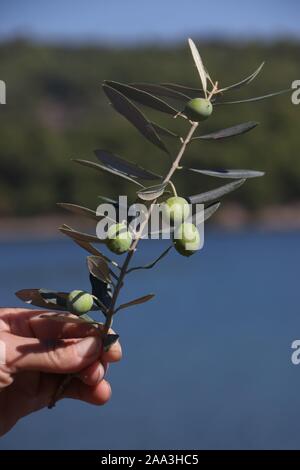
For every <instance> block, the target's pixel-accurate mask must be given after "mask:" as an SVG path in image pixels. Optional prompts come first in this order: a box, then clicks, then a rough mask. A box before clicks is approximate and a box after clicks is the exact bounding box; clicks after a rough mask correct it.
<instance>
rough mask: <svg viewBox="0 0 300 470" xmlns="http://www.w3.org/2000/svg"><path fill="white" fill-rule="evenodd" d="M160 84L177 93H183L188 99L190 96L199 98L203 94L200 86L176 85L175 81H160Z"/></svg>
mask: <svg viewBox="0 0 300 470" xmlns="http://www.w3.org/2000/svg"><path fill="white" fill-rule="evenodd" d="M161 86H162V87H164V88H167V89H168V90H173V91H178V92H179V93H182V94H185V96H186V97H187V99H188V100H190V99H191V98H200V97H201V96H203V94H204V92H203V89H202V88H191V87H187V86H184V85H178V84H177V83H161Z"/></svg>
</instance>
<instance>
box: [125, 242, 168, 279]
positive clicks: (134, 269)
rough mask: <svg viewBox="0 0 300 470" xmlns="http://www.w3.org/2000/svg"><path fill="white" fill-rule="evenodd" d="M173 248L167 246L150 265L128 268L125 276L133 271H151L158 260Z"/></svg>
mask: <svg viewBox="0 0 300 470" xmlns="http://www.w3.org/2000/svg"><path fill="white" fill-rule="evenodd" d="M172 248H173V245H171V246H169V247H168V248H167V249H166V250H164V251H163V252H162V253H161V255H159V257H158V258H156V259H155V260H154V261H152V263H149V264H146V265H145V266H134V267H133V268H130V269H128V270H127V271H126V274H129V273H131V272H133V271H138V270H140V269H151V268H153V267H154V266H155V265H156V264H157V263H158V262H159V261H160V260H162V259H163V258H164V257H165V256H166V255H167V254H168V253H169V251H170V250H171V249H172Z"/></svg>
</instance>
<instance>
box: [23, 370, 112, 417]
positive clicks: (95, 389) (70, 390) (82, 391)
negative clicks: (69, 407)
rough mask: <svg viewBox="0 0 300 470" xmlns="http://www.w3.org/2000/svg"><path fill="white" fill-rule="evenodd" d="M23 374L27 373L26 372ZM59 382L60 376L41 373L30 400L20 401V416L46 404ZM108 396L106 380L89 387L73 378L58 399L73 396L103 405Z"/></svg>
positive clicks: (108, 388) (108, 389)
mask: <svg viewBox="0 0 300 470" xmlns="http://www.w3.org/2000/svg"><path fill="white" fill-rule="evenodd" d="M23 374H27V372H26V373H23ZM20 375H21V374H20ZM18 377H19V376H17V378H16V381H15V383H16V384H17V381H18ZM60 384H61V376H58V375H56V374H41V375H40V379H39V387H38V389H37V391H36V394H35V395H34V396H33V397H32V400H27V401H26V400H25V401H23V402H20V413H19V414H20V416H25V415H27V414H29V413H31V412H33V411H37V410H39V409H41V408H44V407H45V406H48V404H49V403H50V401H51V399H52V398H53V395H54V394H55V392H56V391H57V388H58V387H59V385H60ZM110 397H111V387H110V385H109V383H108V382H107V381H106V380H102V381H101V382H100V383H99V384H97V385H95V386H92V387H91V386H88V385H86V384H84V383H82V382H81V381H80V380H78V379H76V378H74V379H72V381H71V382H70V383H69V385H68V386H67V387H66V389H65V391H64V393H63V394H62V396H61V397H60V400H61V399H62V398H73V399H77V400H82V401H85V402H87V403H91V404H94V405H104V404H105V403H106V402H107V401H108V400H109V399H110Z"/></svg>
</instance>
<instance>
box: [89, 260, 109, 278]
mask: <svg viewBox="0 0 300 470" xmlns="http://www.w3.org/2000/svg"><path fill="white" fill-rule="evenodd" d="M87 265H88V270H89V272H90V273H91V274H92V275H93V276H94V277H96V278H97V279H99V280H100V281H103V282H106V283H107V284H109V283H110V282H111V278H110V272H109V267H108V265H107V263H106V261H105V260H104V259H103V258H102V257H100V256H88V257H87Z"/></svg>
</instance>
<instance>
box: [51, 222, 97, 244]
mask: <svg viewBox="0 0 300 470" xmlns="http://www.w3.org/2000/svg"><path fill="white" fill-rule="evenodd" d="M59 231H60V232H62V233H64V234H65V235H67V236H68V237H70V238H73V239H74V240H80V241H83V242H91V243H105V240H102V239H100V238H98V237H95V236H94V235H90V234H89V233H82V232H78V231H77V230H74V229H72V228H71V227H68V225H66V224H64V225H62V226H61V227H59Z"/></svg>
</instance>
